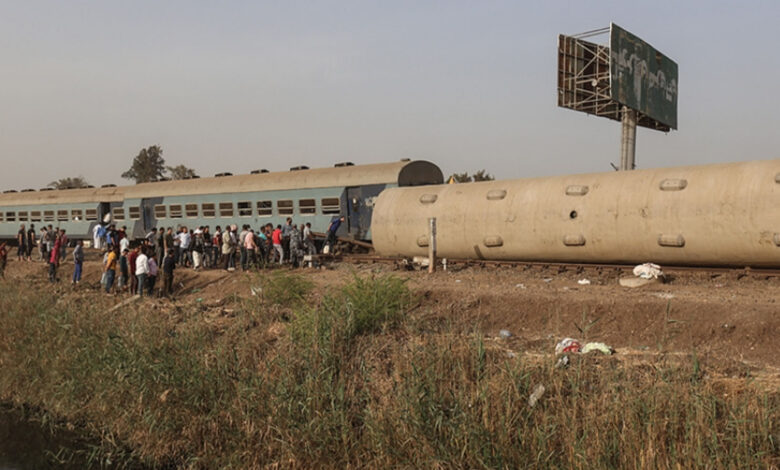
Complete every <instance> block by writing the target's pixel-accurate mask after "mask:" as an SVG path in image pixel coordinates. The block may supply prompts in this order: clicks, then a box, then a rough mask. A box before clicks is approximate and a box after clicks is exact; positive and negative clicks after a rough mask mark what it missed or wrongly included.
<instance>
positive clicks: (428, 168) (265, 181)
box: [0, 160, 444, 206]
mask: <svg viewBox="0 0 780 470" xmlns="http://www.w3.org/2000/svg"><path fill="white" fill-rule="evenodd" d="M443 182H444V177H443V175H442V172H441V169H440V168H439V167H438V166H436V165H435V164H433V163H431V162H428V161H424V160H415V161H409V160H402V161H398V162H392V163H373V164H368V165H351V166H339V167H331V168H314V169H301V170H295V171H281V172H273V173H259V174H248V175H235V176H221V177H210V178H197V179H189V180H174V181H160V182H155V183H141V184H136V185H132V186H120V187H110V188H91V189H66V190H56V191H35V192H25V193H4V194H0V206H13V205H32V204H34V205H39V204H68V203H79V202H119V201H122V200H124V199H142V198H146V197H165V196H190V195H199V194H224V193H243V192H255V191H281V190H290V189H309V188H329V187H347V186H363V185H368V184H396V185H398V186H419V185H425V184H441V183H443Z"/></svg>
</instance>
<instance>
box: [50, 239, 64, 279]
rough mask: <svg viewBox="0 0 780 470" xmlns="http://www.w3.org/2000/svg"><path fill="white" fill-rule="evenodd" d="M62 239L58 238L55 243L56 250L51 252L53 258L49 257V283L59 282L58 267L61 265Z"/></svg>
mask: <svg viewBox="0 0 780 470" xmlns="http://www.w3.org/2000/svg"><path fill="white" fill-rule="evenodd" d="M61 242H62V237H59V236H58V237H57V239H56V240H55V241H54V248H53V249H52V250H51V256H50V257H49V282H51V283H55V282H57V266H59V264H60V243H61Z"/></svg>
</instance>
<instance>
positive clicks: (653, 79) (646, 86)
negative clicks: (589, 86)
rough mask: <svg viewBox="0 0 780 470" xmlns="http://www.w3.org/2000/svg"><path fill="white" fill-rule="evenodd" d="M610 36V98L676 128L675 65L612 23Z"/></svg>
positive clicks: (676, 81) (676, 78) (648, 45)
mask: <svg viewBox="0 0 780 470" xmlns="http://www.w3.org/2000/svg"><path fill="white" fill-rule="evenodd" d="M609 36H610V37H609V49H610V60H609V72H610V73H609V74H610V78H609V80H610V92H611V96H612V99H613V100H614V101H616V102H618V103H620V104H622V105H625V106H628V107H629V108H631V109H634V110H636V111H638V112H639V113H641V114H642V115H644V116H647V117H649V118H650V119H653V120H655V121H658V122H659V123H661V124H663V125H665V126H668V127H670V128H672V129H677V86H678V75H677V63H676V62H674V61H673V60H671V59H669V58H668V57H666V56H665V55H663V54H661V53H660V52H658V51H657V50H655V49H654V48H653V47H652V46H651V45H650V44H648V43H646V42H644V41H642V40H641V39H639V38H638V37H636V36H634V35H633V34H631V33H629V32H628V31H626V30H625V29H623V28H621V27H620V26H618V25H616V24H615V23H612V24H611V25H610V35H609Z"/></svg>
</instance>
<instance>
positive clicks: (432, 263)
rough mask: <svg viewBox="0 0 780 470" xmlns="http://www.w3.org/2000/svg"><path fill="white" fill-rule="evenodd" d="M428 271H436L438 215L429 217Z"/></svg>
mask: <svg viewBox="0 0 780 470" xmlns="http://www.w3.org/2000/svg"><path fill="white" fill-rule="evenodd" d="M428 237H429V238H430V240H428V272H429V273H432V272H434V271H436V217H431V218H429V219H428Z"/></svg>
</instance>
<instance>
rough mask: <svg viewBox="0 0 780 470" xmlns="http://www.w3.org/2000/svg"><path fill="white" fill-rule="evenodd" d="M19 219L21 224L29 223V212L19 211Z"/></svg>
mask: <svg viewBox="0 0 780 470" xmlns="http://www.w3.org/2000/svg"><path fill="white" fill-rule="evenodd" d="M17 217H18V218H19V222H27V211H19V214H17Z"/></svg>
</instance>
